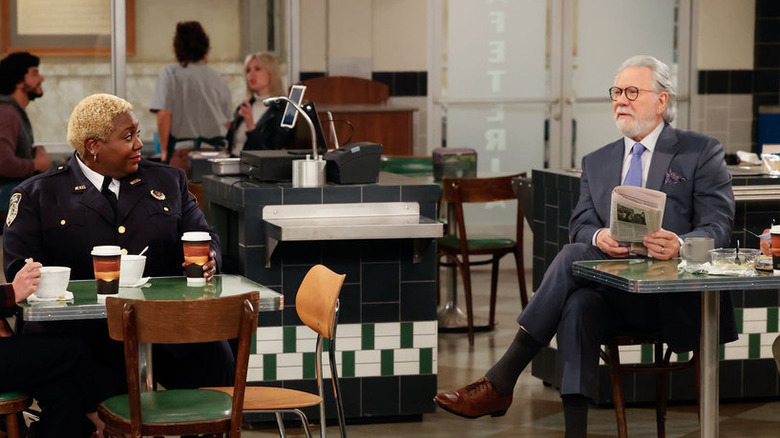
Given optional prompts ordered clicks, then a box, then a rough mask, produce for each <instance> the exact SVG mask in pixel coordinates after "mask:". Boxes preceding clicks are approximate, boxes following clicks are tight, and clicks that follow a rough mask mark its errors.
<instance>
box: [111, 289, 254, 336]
mask: <svg viewBox="0 0 780 438" xmlns="http://www.w3.org/2000/svg"><path fill="white" fill-rule="evenodd" d="M245 300H249V302H250V303H251V304H252V307H253V308H254V309H255V312H257V310H256V309H257V308H258V307H257V306H258V304H259V300H260V294H259V292H250V293H248V294H242V295H234V296H227V297H219V298H209V299H203V300H187V301H180V300H136V299H129V298H120V297H108V298H107V299H106V313H107V315H108V330H109V335H110V336H111V339H114V340H117V341H122V340H124V334H123V332H122V328H121V321H122V318H121V314H122V313H123V311H124V307H125V306H126V305H127V306H131V307H132V308H133V309H134V312H135V318H136V321H137V328H138V331H137V336H138V342H146V343H153V344H182V343H192V342H213V341H221V340H224V339H233V338H237V337H238V334H239V327H240V324H241V319H240V317H239V316H240V314H239V313H237V310H236V309H238V308H239V306H240V303H243V302H244V301H245ZM226 314H234V315H235V317H234V318H228V317H225V316H224V315H226ZM112 315H113V317H112Z"/></svg>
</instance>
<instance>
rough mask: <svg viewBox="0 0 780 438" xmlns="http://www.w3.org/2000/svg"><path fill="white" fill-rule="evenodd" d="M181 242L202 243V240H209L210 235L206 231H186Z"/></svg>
mask: <svg viewBox="0 0 780 438" xmlns="http://www.w3.org/2000/svg"><path fill="white" fill-rule="evenodd" d="M181 240H184V241H186V242H203V241H204V240H208V241H210V240H211V234H209V233H207V232H206V231H187V232H186V233H184V235H183V236H181Z"/></svg>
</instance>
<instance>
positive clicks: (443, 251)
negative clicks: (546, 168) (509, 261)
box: [438, 173, 528, 345]
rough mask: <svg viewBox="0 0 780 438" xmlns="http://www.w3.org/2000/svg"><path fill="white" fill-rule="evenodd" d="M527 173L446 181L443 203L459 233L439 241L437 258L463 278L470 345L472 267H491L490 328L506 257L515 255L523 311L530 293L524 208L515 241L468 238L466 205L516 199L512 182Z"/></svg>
mask: <svg viewBox="0 0 780 438" xmlns="http://www.w3.org/2000/svg"><path fill="white" fill-rule="evenodd" d="M524 176H526V174H525V173H520V174H515V175H509V176H501V177H494V178H446V177H445V178H443V179H442V189H443V194H442V196H443V200H444V202H446V203H447V205H448V208H453V210H454V218H450V220H454V221H455V226H456V234H450V235H446V236H444V237H442V238H440V239H439V240H438V244H439V245H438V247H439V249H438V258H439V260H441V258H442V257H446V258H448V259H449V260H452V262H441V261H440V262H439V265H440V266H457V268H458V270H459V271H460V275H461V278H462V279H463V288H464V290H465V295H466V316H467V319H468V333H469V345H474V312H473V305H472V299H471V295H472V294H471V287H472V284H471V266H473V265H484V264H488V263H489V264H491V265H492V271H491V276H490V319H489V322H488V327H490V328H492V327H493V326H494V324H495V315H496V293H497V290H498V263H499V261H500V260H501V258H502V257H504V256H505V255H507V254H513V255H514V256H515V265H516V268H517V280H518V282H519V283H520V301H521V303H522V305H523V309H525V307H526V306H527V305H528V293H527V291H526V290H525V272H524V270H523V250H522V246H520V245H522V243H523V209H522V207H521V206H520V205H518V208H517V223H516V226H515V228H516V234H515V239H510V238H507V237H502V236H469V235H468V234H467V233H466V222H465V218H464V214H463V204H467V203H487V202H497V201H510V200H515V199H517V198H516V195H515V192H514V190H513V189H512V179H514V178H517V177H524ZM473 256H490V258H489V259H487V260H479V261H474V260H472V259H471V257H473Z"/></svg>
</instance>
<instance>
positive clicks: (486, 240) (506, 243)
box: [439, 235, 515, 249]
mask: <svg viewBox="0 0 780 438" xmlns="http://www.w3.org/2000/svg"><path fill="white" fill-rule="evenodd" d="M466 242H467V245H468V247H469V249H497V248H512V247H513V246H514V244H515V241H514V240H512V239H507V238H506V237H498V236H474V237H473V238H470V239H468V240H467V241H466ZM439 245H443V246H448V247H451V248H460V239H458V238H457V237H456V236H451V235H450V236H444V237H442V238H440V239H439Z"/></svg>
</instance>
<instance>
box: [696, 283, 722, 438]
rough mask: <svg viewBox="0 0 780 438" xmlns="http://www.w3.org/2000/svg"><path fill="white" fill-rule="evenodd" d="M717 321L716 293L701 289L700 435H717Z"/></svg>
mask: <svg viewBox="0 0 780 438" xmlns="http://www.w3.org/2000/svg"><path fill="white" fill-rule="evenodd" d="M719 320H720V292H718V291H716V290H712V291H704V292H702V299H701V346H700V348H699V355H700V356H701V359H700V360H701V369H700V371H699V385H700V386H699V387H700V388H701V400H700V404H699V417H700V418H701V436H702V437H707V438H717V437H718V325H719V322H720V321H719Z"/></svg>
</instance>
